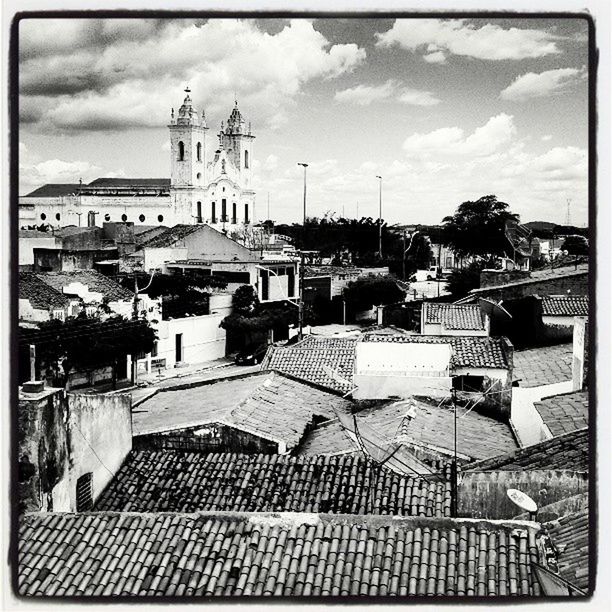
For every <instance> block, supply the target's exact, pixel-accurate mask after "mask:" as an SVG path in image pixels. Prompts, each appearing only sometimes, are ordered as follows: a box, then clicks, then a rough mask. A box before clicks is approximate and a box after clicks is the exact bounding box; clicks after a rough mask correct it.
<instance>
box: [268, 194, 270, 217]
mask: <svg viewBox="0 0 612 612" xmlns="http://www.w3.org/2000/svg"><path fill="white" fill-rule="evenodd" d="M269 220H270V192H269V191H268V221H269Z"/></svg>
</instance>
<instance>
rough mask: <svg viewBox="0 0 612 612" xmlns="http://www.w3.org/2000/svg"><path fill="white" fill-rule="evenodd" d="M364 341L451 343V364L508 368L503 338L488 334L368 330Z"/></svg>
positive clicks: (363, 338) (363, 337)
mask: <svg viewBox="0 0 612 612" xmlns="http://www.w3.org/2000/svg"><path fill="white" fill-rule="evenodd" d="M361 340H362V341H364V342H401V343H404V344H450V345H451V347H452V349H453V357H452V359H451V366H455V367H470V366H471V367H475V368H507V367H508V360H507V358H506V353H505V351H504V343H503V339H502V338H489V337H487V336H419V335H416V334H415V335H404V334H397V335H395V336H389V335H386V334H384V335H381V334H377V333H376V332H366V333H364V334H363V335H362V337H361Z"/></svg>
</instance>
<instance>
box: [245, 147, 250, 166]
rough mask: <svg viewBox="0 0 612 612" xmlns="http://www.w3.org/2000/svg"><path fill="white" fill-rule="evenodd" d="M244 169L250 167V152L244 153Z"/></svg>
mask: <svg viewBox="0 0 612 612" xmlns="http://www.w3.org/2000/svg"><path fill="white" fill-rule="evenodd" d="M244 167H245V168H248V167H249V152H248V151H245V152H244Z"/></svg>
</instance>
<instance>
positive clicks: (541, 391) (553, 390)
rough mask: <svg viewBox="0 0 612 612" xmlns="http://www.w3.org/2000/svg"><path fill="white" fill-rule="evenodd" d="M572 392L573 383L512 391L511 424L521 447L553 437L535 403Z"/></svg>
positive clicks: (516, 388)
mask: <svg viewBox="0 0 612 612" xmlns="http://www.w3.org/2000/svg"><path fill="white" fill-rule="evenodd" d="M571 391H572V382H571V381H567V382H562V383H554V384H552V385H543V386H541V387H527V388H522V387H515V388H514V389H513V390H512V408H511V412H510V423H511V425H512V428H513V429H514V433H515V434H516V437H517V438H518V442H519V444H520V445H521V446H531V445H532V444H537V443H538V442H542V441H543V440H547V439H549V438H550V437H551V435H550V431H549V430H548V428H547V427H546V426H545V425H544V421H542V417H541V416H540V413H539V412H538V411H537V410H536V408H535V406H534V403H535V402H539V401H540V400H541V399H542V398H544V397H551V396H553V395H559V394H560V393H569V392H571Z"/></svg>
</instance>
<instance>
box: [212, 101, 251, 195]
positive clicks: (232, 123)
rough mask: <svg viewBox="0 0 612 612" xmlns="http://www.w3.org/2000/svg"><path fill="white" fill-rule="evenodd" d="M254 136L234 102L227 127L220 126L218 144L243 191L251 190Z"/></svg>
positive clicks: (236, 102) (236, 103)
mask: <svg viewBox="0 0 612 612" xmlns="http://www.w3.org/2000/svg"><path fill="white" fill-rule="evenodd" d="M254 140H255V136H253V134H252V133H251V124H250V123H249V125H248V127H247V126H246V122H245V120H244V117H243V116H242V113H241V112H240V110H239V109H238V101H237V100H235V102H234V108H233V110H232V113H231V115H230V117H229V119H228V120H227V126H225V128H224V127H223V124H222V125H221V131H220V132H219V144H220V145H221V148H222V149H224V150H225V151H226V152H227V156H228V158H229V159H230V160H231V162H232V164H233V166H234V167H235V168H236V170H238V173H239V176H240V183H241V186H242V188H243V189H247V190H249V189H251V177H252V167H253V141H254Z"/></svg>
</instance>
